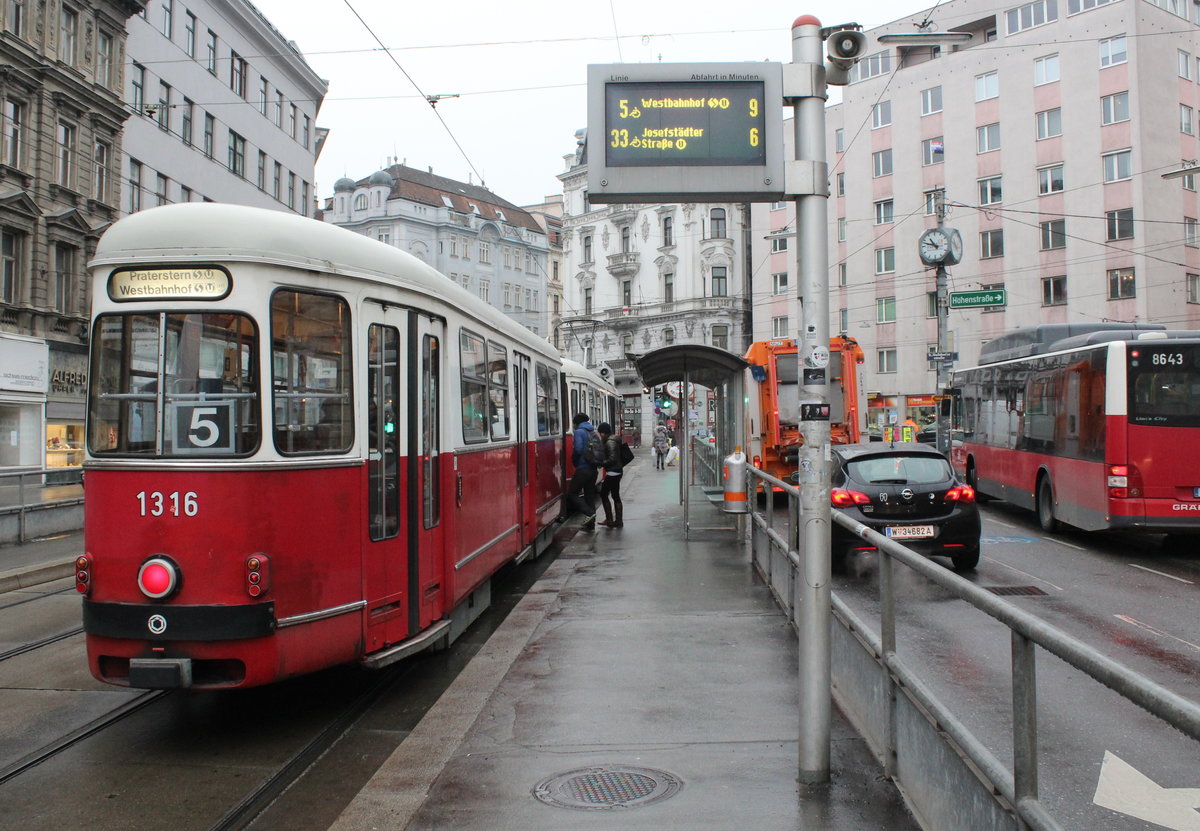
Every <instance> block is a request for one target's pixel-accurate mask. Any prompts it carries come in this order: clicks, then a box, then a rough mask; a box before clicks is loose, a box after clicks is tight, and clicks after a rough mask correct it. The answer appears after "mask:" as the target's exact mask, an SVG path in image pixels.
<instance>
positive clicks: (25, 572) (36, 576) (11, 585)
mask: <svg viewBox="0 0 1200 831" xmlns="http://www.w3.org/2000/svg"><path fill="white" fill-rule="evenodd" d="M74 574H75V558H74V557H72V558H71V559H70V560H69V561H67V562H65V563H51V564H50V565H45V566H37V567H35V568H26V569H12V570H11V571H0V594H3V593H4V592H11V591H16V590H17V589H27V588H29V587H30V586H37V585H41V584H42V583H49V582H52V581H54V580H61V579H62V578H64V577H71V576H73V575H74Z"/></svg>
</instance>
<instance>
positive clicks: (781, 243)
mask: <svg viewBox="0 0 1200 831" xmlns="http://www.w3.org/2000/svg"><path fill="white" fill-rule="evenodd" d="M774 233H775V234H785V233H787V232H786V231H783V230H779V231H775V232H774ZM787 250H788V238H787V237H785V236H772V237H771V253H772V254H778V253H779V252H780V251H787Z"/></svg>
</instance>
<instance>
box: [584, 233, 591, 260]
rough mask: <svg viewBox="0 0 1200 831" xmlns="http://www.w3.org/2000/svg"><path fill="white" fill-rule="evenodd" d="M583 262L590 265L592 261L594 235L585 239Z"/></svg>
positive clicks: (585, 236)
mask: <svg viewBox="0 0 1200 831" xmlns="http://www.w3.org/2000/svg"><path fill="white" fill-rule="evenodd" d="M583 261H584V262H585V263H590V262H591V261H592V235H591V234H585V235H584V237H583Z"/></svg>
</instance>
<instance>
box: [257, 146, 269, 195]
mask: <svg viewBox="0 0 1200 831" xmlns="http://www.w3.org/2000/svg"><path fill="white" fill-rule="evenodd" d="M255 184H257V185H258V189H259V190H262V191H265V190H266V189H267V154H266V152H265V151H263V150H259V151H258V176H257V178H256V180H255Z"/></svg>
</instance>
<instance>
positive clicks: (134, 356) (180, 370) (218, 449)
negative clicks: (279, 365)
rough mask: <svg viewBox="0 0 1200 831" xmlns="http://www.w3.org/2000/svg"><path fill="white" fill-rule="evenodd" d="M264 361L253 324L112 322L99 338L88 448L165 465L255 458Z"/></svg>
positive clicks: (176, 317) (101, 324) (228, 317)
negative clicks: (177, 461) (173, 461)
mask: <svg viewBox="0 0 1200 831" xmlns="http://www.w3.org/2000/svg"><path fill="white" fill-rule="evenodd" d="M256 355H257V335H256V333H255V330H254V325H253V323H252V322H251V321H250V319H249V318H248V317H246V316H245V315H239V314H231V313H207V314H201V313H196V314H185V313H184V314H165V313H164V314H113V315H102V316H101V317H99V318H97V320H96V323H95V326H94V327H93V330H92V370H91V378H92V385H91V391H90V397H89V399H88V448H89V449H90V450H91V452H92V454H93V455H96V456H149V457H159V458H170V457H187V458H195V457H204V456H235V455H246V454H249V453H252V452H254V450H255V449H256V448H257V447H258V445H259V441H260V434H261V430H260V428H259V424H260V417H259V400H258V368H257V360H256V358H255V356H256Z"/></svg>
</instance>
